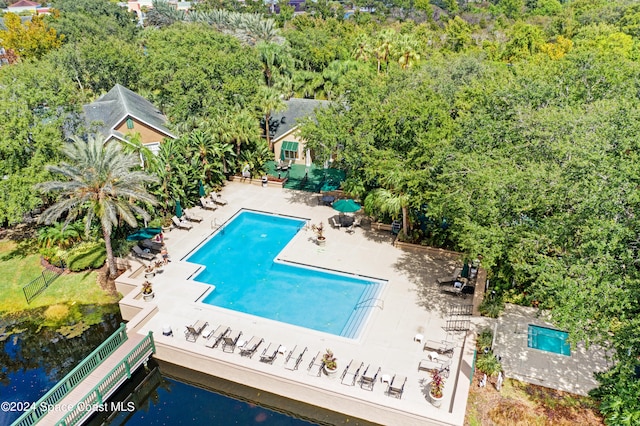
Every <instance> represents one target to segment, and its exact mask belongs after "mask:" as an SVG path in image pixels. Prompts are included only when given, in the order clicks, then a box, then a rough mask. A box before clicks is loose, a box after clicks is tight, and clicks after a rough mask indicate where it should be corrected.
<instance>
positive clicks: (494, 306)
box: [478, 295, 504, 318]
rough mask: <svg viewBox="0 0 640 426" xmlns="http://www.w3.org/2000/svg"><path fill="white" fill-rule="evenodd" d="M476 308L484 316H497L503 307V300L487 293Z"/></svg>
mask: <svg viewBox="0 0 640 426" xmlns="http://www.w3.org/2000/svg"><path fill="white" fill-rule="evenodd" d="M478 309H479V310H480V313H481V314H482V315H484V316H485V317H489V318H498V317H499V316H500V314H501V313H502V310H503V309H504V302H503V301H502V297H497V296H494V295H487V296H485V298H484V300H483V301H482V303H481V304H480V306H479V307H478Z"/></svg>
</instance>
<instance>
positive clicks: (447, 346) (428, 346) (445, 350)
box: [422, 340, 455, 358]
mask: <svg viewBox="0 0 640 426" xmlns="http://www.w3.org/2000/svg"><path fill="white" fill-rule="evenodd" d="M422 350H423V351H428V352H435V353H437V354H438V355H446V356H448V357H449V358H451V357H453V351H454V350H455V347H454V345H453V343H451V342H445V341H442V342H435V341H433V340H427V341H426V342H424V346H423V347H422Z"/></svg>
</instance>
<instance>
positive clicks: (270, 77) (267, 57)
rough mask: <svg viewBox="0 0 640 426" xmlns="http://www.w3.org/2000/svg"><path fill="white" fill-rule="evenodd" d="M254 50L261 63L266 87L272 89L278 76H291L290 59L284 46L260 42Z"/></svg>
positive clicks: (291, 66) (291, 65)
mask: <svg viewBox="0 0 640 426" xmlns="http://www.w3.org/2000/svg"><path fill="white" fill-rule="evenodd" d="M256 50H257V51H258V54H259V55H260V62H262V73H263V74H264V80H265V83H266V85H267V86H269V87H273V85H274V81H275V80H276V79H278V78H279V77H280V76H291V69H292V68H293V64H292V59H291V56H290V55H289V53H288V52H287V50H286V48H285V46H282V45H279V44H276V43H266V42H260V43H258V44H257V45H256Z"/></svg>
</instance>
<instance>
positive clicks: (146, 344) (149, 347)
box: [57, 331, 156, 426]
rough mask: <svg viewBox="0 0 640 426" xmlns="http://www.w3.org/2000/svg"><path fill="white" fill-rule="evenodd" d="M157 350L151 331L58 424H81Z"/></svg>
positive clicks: (64, 425) (66, 425)
mask: <svg viewBox="0 0 640 426" xmlns="http://www.w3.org/2000/svg"><path fill="white" fill-rule="evenodd" d="M155 352H156V346H155V343H154V341H153V332H152V331H149V333H148V334H147V335H146V336H145V337H144V339H142V341H141V342H140V343H138V344H137V345H136V346H135V347H134V348H133V349H132V350H131V351H130V352H129V353H128V354H127V355H126V356H125V357H124V359H123V360H122V361H120V362H119V363H118V364H117V365H116V366H115V367H113V368H112V369H111V371H109V372H108V373H107V374H106V375H105V377H104V379H102V380H100V382H99V383H98V384H96V385H95V386H94V387H93V389H91V390H90V391H89V392H88V393H87V394H86V395H85V396H84V397H83V398H82V399H81V400H80V401H78V403H77V404H75V405H74V406H73V408H72V409H71V410H70V411H69V412H68V413H67V414H66V415H65V416H64V417H63V418H62V419H60V421H59V422H58V423H57V425H58V426H70V425H76V424H80V423H82V422H83V421H84V419H85V418H86V417H87V416H90V415H91V414H92V412H93V410H92V409H91V408H94V407H96V408H97V406H98V405H100V404H103V403H104V402H105V399H106V398H108V397H109V395H110V394H111V391H112V390H113V389H114V388H116V387H117V386H118V385H119V384H120V381H121V380H122V379H124V378H125V377H126V378H127V379H129V378H131V373H132V371H133V370H134V369H135V367H136V366H137V364H138V362H139V361H140V360H142V359H145V362H146V359H148V357H149V356H150V355H151V354H154V353H155ZM132 366H133V367H132Z"/></svg>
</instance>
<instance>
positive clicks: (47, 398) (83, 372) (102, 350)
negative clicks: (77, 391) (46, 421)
mask: <svg viewBox="0 0 640 426" xmlns="http://www.w3.org/2000/svg"><path fill="white" fill-rule="evenodd" d="M127 338H128V337H127V331H126V325H125V324H124V323H122V324H120V327H119V328H118V329H117V330H116V331H115V332H114V333H113V334H112V335H111V336H109V337H108V338H107V340H105V341H104V342H102V343H101V344H100V346H98V347H97V348H96V349H95V350H94V351H93V352H91V353H90V354H89V356H87V357H86V358H85V359H83V360H82V361H81V362H80V364H78V365H77V366H76V367H75V368H74V369H73V370H71V371H70V372H69V373H68V374H67V375H66V376H64V378H63V379H62V380H60V381H59V382H58V383H56V385H55V386H54V387H53V388H51V390H49V392H47V393H46V394H44V396H43V397H42V398H40V399H39V400H38V402H36V403H35V404H33V406H32V408H31V409H30V410H28V411H25V412H24V414H22V415H21V416H20V417H19V418H18V420H16V421H15V423H13V426H31V425H33V424H35V423H37V422H38V421H39V420H40V419H41V418H43V417H44V416H45V415H46V414H47V407H48V406H52V405H55V404H56V403H57V402H59V401H60V400H62V398H64V397H65V396H66V395H67V394H68V393H69V392H71V391H72V390H73V389H74V388H75V387H76V385H77V384H78V383H80V382H82V380H83V379H84V378H85V377H87V376H88V375H89V374H91V372H92V371H93V370H95V369H96V368H97V367H98V366H99V365H100V363H102V361H104V360H105V359H107V358H108V357H109V355H111V354H112V353H113V352H114V351H115V350H116V349H118V348H119V347H120V345H122V344H123V343H124V342H125V341H126V340H127Z"/></svg>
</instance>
